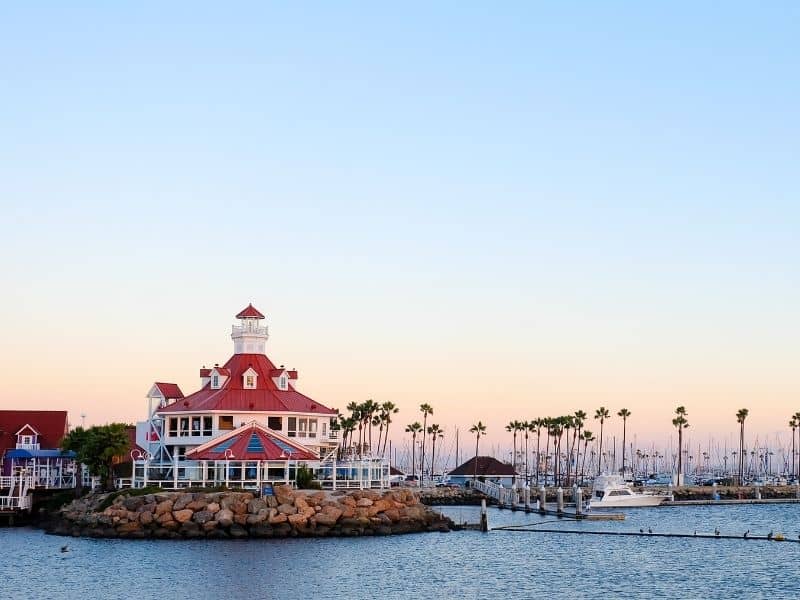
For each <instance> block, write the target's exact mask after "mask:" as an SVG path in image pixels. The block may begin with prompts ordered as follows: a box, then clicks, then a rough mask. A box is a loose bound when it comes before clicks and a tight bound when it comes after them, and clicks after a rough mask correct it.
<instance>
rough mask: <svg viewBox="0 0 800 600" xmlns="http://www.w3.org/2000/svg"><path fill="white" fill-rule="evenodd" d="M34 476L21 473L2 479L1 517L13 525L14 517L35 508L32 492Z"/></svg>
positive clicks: (0, 495)
mask: <svg viewBox="0 0 800 600" xmlns="http://www.w3.org/2000/svg"><path fill="white" fill-rule="evenodd" d="M32 489H33V476H31V475H28V474H26V473H25V472H23V471H20V472H19V473H18V474H16V475H11V476H4V477H0V516H1V517H3V518H5V519H8V522H9V523H11V524H13V522H14V517H15V516H16V515H19V514H20V513H22V512H23V511H27V512H30V510H31V507H32V506H33V498H32V496H31V493H30V492H31V490H32Z"/></svg>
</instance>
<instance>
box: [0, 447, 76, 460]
mask: <svg viewBox="0 0 800 600" xmlns="http://www.w3.org/2000/svg"><path fill="white" fill-rule="evenodd" d="M6 458H75V453H74V452H73V451H72V450H68V451H64V450H22V449H20V448H15V449H13V450H9V451H7V452H6Z"/></svg>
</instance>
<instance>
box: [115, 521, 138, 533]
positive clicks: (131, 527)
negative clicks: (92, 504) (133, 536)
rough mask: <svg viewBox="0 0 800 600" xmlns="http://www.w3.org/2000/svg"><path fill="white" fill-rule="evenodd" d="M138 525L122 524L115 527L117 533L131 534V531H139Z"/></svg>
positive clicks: (134, 523)
mask: <svg viewBox="0 0 800 600" xmlns="http://www.w3.org/2000/svg"><path fill="white" fill-rule="evenodd" d="M141 528H142V527H141V525H139V523H136V522H133V523H123V524H122V525H119V526H118V527H117V533H131V532H132V531H139V530H140V529H141Z"/></svg>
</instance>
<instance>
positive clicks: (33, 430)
mask: <svg viewBox="0 0 800 600" xmlns="http://www.w3.org/2000/svg"><path fill="white" fill-rule="evenodd" d="M26 429H27V430H28V431H29V432H30V434H31V435H39V432H38V431H36V430H35V429H34V428H33V427H31V426H30V424H29V423H25V425H23V426H22V427H21V428H20V430H19V431H18V432H16V433H15V434H14V435H20V434H23V435H26V433H25V430H26Z"/></svg>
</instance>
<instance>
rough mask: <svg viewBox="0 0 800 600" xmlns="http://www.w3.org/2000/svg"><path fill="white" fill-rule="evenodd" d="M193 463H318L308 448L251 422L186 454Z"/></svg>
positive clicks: (316, 457)
mask: <svg viewBox="0 0 800 600" xmlns="http://www.w3.org/2000/svg"><path fill="white" fill-rule="evenodd" d="M186 458H187V459H190V460H273V461H288V460H318V459H319V457H318V456H317V455H316V454H314V453H313V452H311V451H310V450H309V449H308V448H306V447H305V446H302V445H300V444H298V443H297V442H295V441H293V440H291V439H290V438H287V437H285V436H283V435H281V434H279V433H277V432H275V431H273V430H272V429H269V428H268V427H265V426H263V425H260V424H258V423H256V422H255V421H251V422H250V423H247V424H246V425H242V426H241V427H239V428H238V429H234V430H233V431H231V432H229V433H227V434H225V435H222V436H220V437H218V438H216V439H214V440H211V441H210V442H206V443H205V444H203V445H202V446H198V447H197V448H194V449H193V450H190V451H189V452H187V453H186Z"/></svg>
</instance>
